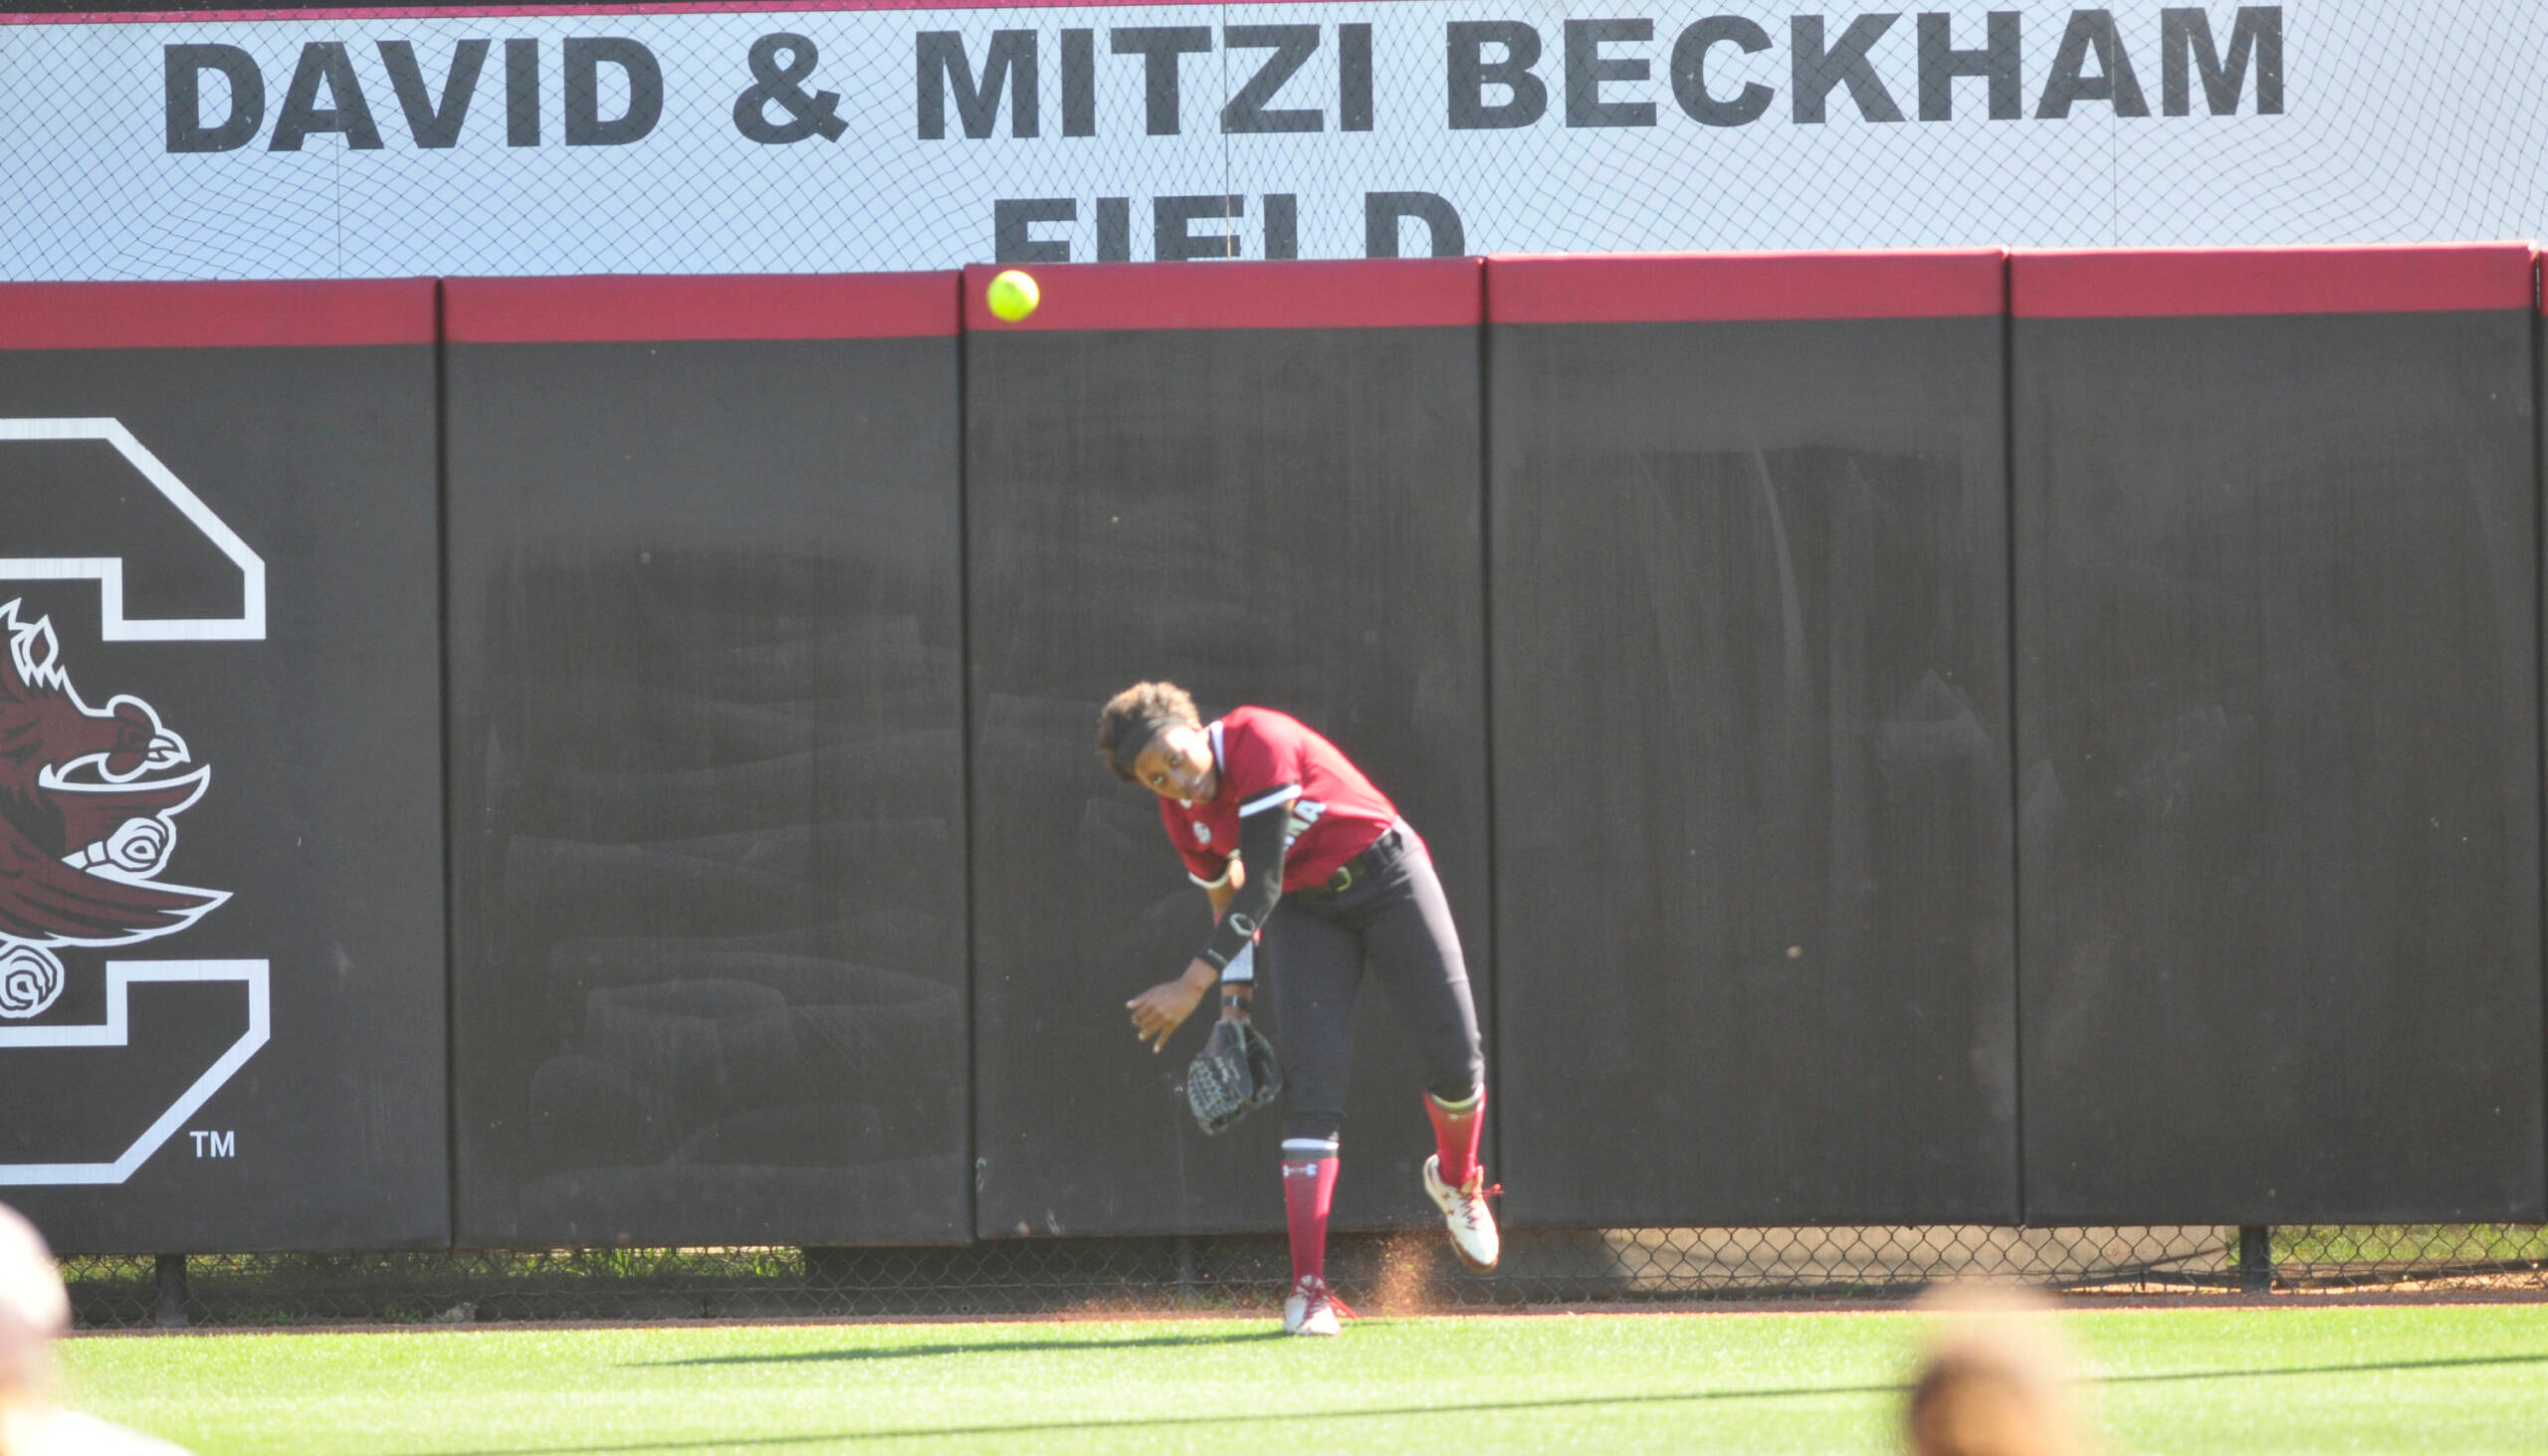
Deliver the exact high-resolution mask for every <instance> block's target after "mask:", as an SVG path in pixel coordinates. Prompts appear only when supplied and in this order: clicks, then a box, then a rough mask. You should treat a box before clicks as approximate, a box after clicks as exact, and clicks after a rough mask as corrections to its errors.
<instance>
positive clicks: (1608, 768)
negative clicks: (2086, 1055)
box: [1487, 251, 2017, 1225]
mask: <svg viewBox="0 0 2548 1456" xmlns="http://www.w3.org/2000/svg"><path fill="white" fill-rule="evenodd" d="M2003 269H2004V260H2003V257H2002V255H2001V254H1999V253H1998V252H1996V251H1982V252H1967V253H1947V254H1927V255H1922V254H1898V255H1854V256H1852V255H1823V256H1816V255H1788V256H1778V257H1772V256H1754V257H1743V256H1721V257H1684V258H1663V257H1657V258H1636V259H1626V258H1619V259H1571V258H1548V259H1502V258H1499V259H1492V260H1490V261H1489V263H1488V266H1487V300H1488V312H1487V318H1488V325H1489V327H1488V349H1489V359H1490V368H1489V376H1490V379H1491V394H1490V403H1489V416H1490V418H1491V419H1492V421H1493V435H1492V441H1491V445H1490V448H1489V461H1490V477H1489V480H1490V485H1489V494H1490V497H1491V501H1492V508H1491V517H1490V531H1489V535H1490V538H1491V540H1492V542H1493V554H1492V566H1491V570H1490V573H1489V583H1490V594H1491V597H1492V601H1493V617H1492V619H1491V624H1490V626H1491V631H1490V635H1489V640H1490V642H1491V644H1492V652H1491V657H1492V662H1493V678H1494V684H1495V717H1494V726H1495V779H1494V784H1495V814H1496V835H1495V841H1496V942H1497V945H1498V947H1499V948H1500V950H1501V952H1502V953H1501V960H1500V963H1501V966H1502V975H1501V977H1500V979H1499V981H1498V986H1499V996H1500V999H1499V1003H1498V1004H1499V1008H1500V1010H1501V1013H1502V1016H1501V1022H1502V1026H1503V1036H1502V1038H1501V1040H1500V1042H1499V1050H1500V1051H1501V1053H1502V1057H1501V1066H1500V1072H1499V1079H1498V1087H1499V1090H1500V1092H1501V1094H1502V1114H1501V1117H1502V1128H1503V1131H1504V1139H1505V1161H1504V1163H1503V1165H1502V1166H1501V1167H1500V1168H1499V1169H1498V1173H1499V1176H1500V1177H1502V1179H1503V1180H1504V1182H1505V1185H1506V1187H1507V1189H1508V1192H1507V1194H1506V1199H1505V1207H1506V1209H1507V1212H1508V1216H1509V1217H1510V1218H1511V1219H1513V1220H1514V1221H1516V1222H1527V1223H1542V1224H1596V1225H1598V1224H1608V1225H1619V1224H1688V1223H1706V1224H1741V1223H1780V1224H1799V1223H1859V1222H1869V1223H1929V1222H1958V1223H1961V1222H2004V1221H2009V1220H2013V1219H2014V1218H2015V1217H2016V1216H2017V1142H2016V1135H2017V1108H2016V1093H2017V1085H2016V1078H2017V1069H2016V1061H2015V1053H2016V1048H2015V1045H2014V1036H2013V1029H2014V1025H2015V1021H2014V1017H2015V1009H2014V1005H2013V1000H2012V997H2013V992H2014V988H2015V987H2014V968H2013V966H2012V963H2011V941H2012V933H2013V926H2014V921H2013V914H2014V912H2013V907H2012V890H2011V879H2010V871H2011V855H2012V849H2011V843H2010V829H2009V808H2008V722H2009V688H2008V657H2007V638H2006V631H2007V617H2006V611H2007V576H2008V558H2007V538H2006V529H2005V521H2006V512H2007V472H2006V460H2005V453H2004V450H2003V438H2004V437H2003V418H2002V415H2003V412H2002V407H2001V401H2002V384H2003V379H2002V365H2003V355H2002V347H2001V342H2002V319H2001V307H2002V287H2003Z"/></svg>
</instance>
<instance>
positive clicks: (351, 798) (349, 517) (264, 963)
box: [0, 279, 450, 1252]
mask: <svg viewBox="0 0 2548 1456" xmlns="http://www.w3.org/2000/svg"><path fill="white" fill-rule="evenodd" d="M435 329H436V321H435V284H434V283H433V281H432V280H429V279H419V280H406V281H398V282H383V283H287V284H142V285H124V284H70V285H11V286H0V480H5V482H6V485H7V491H8V503H9V504H8V515H7V518H6V521H7V524H6V536H7V543H6V545H5V547H0V557H6V558H8V559H7V561H6V563H5V567H0V575H5V576H6V577H8V578H9V579H6V580H0V603H8V602H15V603H16V604H17V605H16V610H15V612H14V614H13V615H12V624H11V629H10V630H8V631H7V632H6V635H7V636H8V638H9V639H10V642H9V646H10V648H11V650H12V656H13V659H14V663H13V666H12V667H11V668H10V669H9V670H7V671H6V672H5V673H0V679H5V684H0V739H5V741H6V742H7V744H8V747H7V752H6V755H5V756H6V757H7V760H8V763H7V765H6V766H5V767H0V779H5V780H6V782H5V783H4V784H0V820H5V827H0V840H4V841H5V843H0V861H5V862H6V865H7V868H6V870H5V872H0V936H7V937H9V941H10V943H8V944H7V945H5V946H0V951H5V953H6V954H7V956H8V957H9V961H10V968H11V969H12V970H13V971H14V970H17V969H21V968H23V966H24V964H25V962H26V960H27V959H28V958H29V957H35V958H41V957H40V956H38V955H37V952H38V951H42V953H43V954H45V955H50V956H52V957H54V958H55V959H56V960H58V962H59V963H60V966H61V969H62V971H63V978H62V984H61V989H60V998H59V999H58V1000H56V1001H54V1002H53V1003H52V1004H51V1005H50V1006H48V1007H44V1008H42V1009H37V1010H33V1014H29V1012H30V1010H31V1008H32V1007H33V1004H34V1003H33V1002H32V1001H29V1000H23V999H20V998H19V997H18V996H17V994H16V992H17V991H18V989H19V987H17V986H11V987H10V988H9V990H8V992H7V993H6V994H5V995H0V1000H5V1001H6V1005H5V1008H4V1009H5V1019H0V1199H6V1200H7V1201H8V1202H10V1203H12V1204H15V1205H17V1206H18V1207H20V1208H22V1209H24V1210H25V1211H26V1212H27V1213H28V1214H29V1215H31V1216H32V1217H33V1218H34V1219H35V1220H36V1222H37V1223H38V1224H39V1225H40V1226H41V1227H42V1228H43V1229H44V1231H45V1233H46V1235H47V1237H48V1238H50V1239H51V1240H52V1242H53V1244H54V1246H55V1247H56V1248H57V1249H60V1250H63V1251H65V1252H76V1251H83V1250H89V1251H102V1250H134V1249H139V1250H163V1249H174V1250H199V1249H349V1248H387V1247H415V1246H420V1245H439V1244H443V1243H446V1242H447V1241H448V1240H449V1237H450V1217H449V1206H450V1205H449V1174H448V1168H447V1166H446V1158H445V1148H446V1146H447V1140H448V1132H449V1125H448V1115H447V1111H446V1100H445V1070H444V1044H445V1043H444V1036H445V1027H444V1016H443V992H444V980H445V973H446V971H445V957H444V945H443V886H442V833H443V826H442V793H441V782H442V733H441V727H440V714H439V709H438V703H439V696H440V630H439V626H438V620H437V613H438V607H437V603H438V598H439V594H440V580H439V574H438V573H439V567H438V563H437V555H438V552H437V545H436V539H435V481H434V450H435V445H434V431H435V398H434V349H435ZM48 436H49V437H50V438H47V437H48ZM252 563H253V564H252ZM102 578H110V581H102ZM118 606H119V610H115V609H114V608H116V607H118ZM39 623H45V624H49V628H50V630H49V631H42V632H40V631H38V630H37V627H38V624H39ZM30 668H32V669H34V670H35V671H34V676H36V677H38V678H42V677H44V676H45V675H46V670H47V669H48V668H49V669H51V670H52V671H53V672H55V673H58V674H59V675H60V676H59V678H56V679H54V680H53V681H52V682H51V683H50V684H47V683H43V682H38V683H34V684H32V685H31V684H30V683H29V682H28V677H29V674H28V673H27V671H26V670H27V669H30ZM119 699H123V700H127V701H125V702H123V703H120V704H119V703H118V702H117V700H119ZM74 701H76V702H77V703H78V704H80V705H83V706H85V708H86V709H87V710H89V712H90V714H103V715H109V716H110V717H109V718H108V719H107V720H106V721H107V722H108V723H111V721H112V717H111V716H118V715H119V716H121V717H122V718H123V719H124V720H125V722H126V723H127V724H128V725H130V726H132V727H133V728H135V730H136V732H137V734H138V738H137V739H136V741H139V740H146V739H148V738H151V737H160V738H162V739H163V746H162V748H161V750H160V751H159V752H158V753H157V754H156V755H155V756H154V755H151V754H150V753H149V752H148V751H147V749H144V750H143V752H142V753H140V754H138V755H135V756H130V757H119V756H117V755H116V754H115V752H114V751H113V747H114V743H115V739H114V736H113V735H114V733H116V732H118V731H120V729H117V728H111V727H110V728H108V729H107V731H108V737H107V738H106V740H105V742H104V743H101V742H100V740H98V739H96V738H95V736H94V733H95V731H96V729H97V728H98V726H99V724H100V722H101V720H100V719H98V718H96V717H91V716H89V715H88V714H83V713H81V712H79V711H78V710H76V709H72V708H70V707H69V706H68V705H69V704H70V703H72V702H74ZM136 705H143V706H136ZM178 745H182V750H183V756H182V760H179V759H178V757H177V752H178ZM101 748H104V749H106V750H107V751H108V753H109V756H107V757H106V758H104V759H103V760H100V759H98V758H97V757H96V756H95V754H96V751H98V750H100V749H101ZM83 758H86V759H88V761H87V762H86V763H85V764H84V763H83V762H82V761H81V760H82V759H83ZM45 774H52V775H58V776H59V777H60V778H61V779H63V780H66V781H64V782H51V781H47V780H46V779H45V778H44V777H42V776H41V775H45ZM198 774H199V775H201V777H200V778H199V779H195V780H194V781H191V782H189V780H190V778H192V776H194V775H198ZM110 777H111V778H115V779H119V780H120V782H116V783H108V782H106V780H107V779H108V778H110ZM92 843H97V844H104V845H107V846H108V847H109V848H110V849H112V850H113V853H112V854H110V855H109V856H108V857H107V858H106V860H105V861H104V862H103V863H101V862H99V861H96V860H92V861H91V863H92V864H93V865H97V866H98V868H95V869H92V870H85V871H80V872H78V873H77V875H76V876H75V877H74V878H76V879H78V880H81V881H85V882H86V888H75V889H72V890H70V891H68V892H67V893H68V895H69V897H70V898H69V899H68V900H66V899H64V898H62V897H61V896H59V895H57V893H56V892H57V890H59V889H61V887H62V886H63V885H65V884H66V883H68V882H66V881H64V880H62V879H61V878H60V877H62V876H64V875H65V874H66V873H69V872H67V871H66V870H65V869H64V868H63V867H62V865H61V862H62V861H64V860H66V859H69V858H71V857H73V856H75V855H77V854H78V853H79V852H80V851H82V850H83V849H84V847H86V846H87V845H90V844H92ZM154 844H155V845H156V849H155V850H151V849H148V847H149V846H151V845H154ZM145 851H146V852H145ZM31 856H32V857H36V858H40V859H46V860H51V861H53V862H54V867H53V868H52V869H51V871H50V874H51V875H52V876H53V877H55V878H53V879H51V880H48V878H47V872H46V870H45V869H44V867H42V866H41V865H39V864H38V863H35V862H33V860H31V858H30V857H31ZM154 860H155V864H154V863H153V861H154ZM117 875H120V876H123V877H125V878H126V879H127V880H130V881H134V882H137V883H138V884H141V885H157V886H161V887H186V888H188V889H191V890H200V891H206V892H219V893H222V894H226V895H227V897H228V898H227V899H226V900H223V901H221V902H219V903H218V904H213V905H210V906H209V908H204V909H201V911H200V914H199V916H198V917H197V918H194V919H192V920H191V921H185V920H183V919H182V918H179V919H178V920H177V921H176V922H175V923H173V924H172V923H171V922H170V921H168V920H164V919H159V918H157V913H156V912H152V913H150V914H149V915H147V916H144V917H141V918H129V917H126V916H125V915H124V914H123V912H122V911H120V910H118V911H114V912H106V911H101V912H99V913H98V915H97V918H96V919H85V918H84V919H82V921H81V928H80V929H79V930H77V931H74V930H72V929H70V928H69V927H68V925H67V923H66V922H65V921H64V920H63V919H61V918H60V915H61V914H62V913H64V911H63V908H64V907H65V906H66V905H70V904H78V905H82V906H91V905H97V904H101V903H103V902H102V901H101V898H100V897H101V894H103V895H104V897H105V899H106V900H113V899H115V896H114V894H113V888H112V886H110V885H107V884H106V878H105V877H113V876H117ZM198 904H200V902H198ZM85 914H86V913H85V912H84V916H85ZM39 926H42V927H48V928H49V929H45V930H40V929H37V928H38V927H39ZM50 936H68V937H69V938H68V939H57V940H54V941H53V942H52V943H50V944H48V943H46V942H47V940H48V938H49V937H50ZM109 962H115V963H118V964H121V965H123V966H125V967H126V968H127V971H137V972H138V973H139V978H136V979H132V980H129V981H127V982H126V983H125V986H124V992H123V995H122V996H121V997H120V998H118V997H116V996H114V995H113V994H112V993H110V991H109V988H108V987H109V979H110V971H109V968H108V965H109ZM250 967H255V969H253V970H252V969H250ZM171 973H177V974H189V975H202V976H207V977H210V978H208V979H198V980H193V981H180V982H170V981H166V980H161V979H157V978H156V977H159V976H163V975H167V974H171ZM261 999H262V1001H263V1002H264V1012H263V1020H264V1028H265V1032H266V1036H265V1039H264V1041H263V1043H262V1045H260V1044H258V1040H257V1036H256V1032H257V1023H258V1019H259V1013H258V1011H257V1009H256V1008H257V1003H258V1002H259V1001H260V1000H261ZM119 1012H120V1013H121V1014H120V1016H119V1015H118V1013H119ZM82 1028H87V1030H86V1031H85V1032H84V1031H82ZM49 1036H50V1037H58V1038H61V1039H62V1040H61V1042H60V1043H59V1044H54V1045H46V1044H43V1041H44V1038H46V1037H49ZM243 1056H244V1060H242V1059H241V1058H242V1057H243Z"/></svg>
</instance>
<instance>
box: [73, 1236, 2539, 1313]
mask: <svg viewBox="0 0 2548 1456" xmlns="http://www.w3.org/2000/svg"><path fill="white" fill-rule="evenodd" d="M1287 1258H1288V1256H1287V1254H1286V1250H1285V1246H1284V1242H1283V1240H1282V1239H1281V1238H1280V1237H1279V1236H1270V1235H1233V1236H1219V1237H1191V1238H1173V1237H1164V1238H1124V1239H1050V1240H1032V1241H1019V1242H1002V1243H988V1244H977V1245H973V1246H970V1247H964V1248H855V1249H849V1248H844V1249H820V1248H816V1249H796V1248H734V1249H564V1250H551V1251H546V1252H519V1251H517V1252H502V1251H471V1250H463V1251H459V1252H453V1253H441V1252H429V1253H367V1254H242V1255H220V1256H208V1257H196V1258H191V1259H185V1258H169V1257H161V1258H152V1257H147V1256H143V1257H114V1256H97V1255H92V1256H81V1257H74V1258H71V1259H67V1260H65V1261H64V1264H63V1274H64V1277H65V1278H66V1279H67V1280H68V1281H69V1282H70V1285H71V1293H72V1301H73V1304H74V1306H75V1308H76V1310H77V1312H78V1318H79V1322H80V1324H81V1325H83V1326H85V1327H90V1328H114V1327H126V1326H137V1325H152V1324H203V1325H216V1326H260V1325H307V1324H315V1323H327V1322H338V1321H349V1322H382V1323H391V1324H431V1323H444V1324H473V1323H481V1322H490V1321H525V1320H614V1321H637V1320H701V1319H746V1318H770V1317H791V1316H802V1317H822V1316H855V1315H888V1316H998V1315H1025V1314H1091V1313H1128V1314H1129V1313H1173V1312H1175V1311H1179V1310H1188V1311H1192V1310H1229V1309H1245V1310H1257V1309H1264V1310H1270V1309H1272V1308H1273V1307H1274V1306H1275V1305H1276V1304H1277V1303H1279V1302H1280V1300H1281V1298H1282V1295H1283V1293H1284V1290H1285V1286H1286V1284H1287V1282H1288V1280H1289V1265H1288V1262H1287ZM1329 1268H1330V1271H1331V1273H1332V1275H1333V1276H1334V1278H1335V1280H1336V1282H1337V1286H1338V1288H1339V1290H1340V1292H1341V1293H1342V1294H1343V1295H1344V1297H1345V1298H1346V1299H1347V1300H1348V1301H1349V1302H1352V1303H1354V1304H1356V1305H1357V1306H1359V1307H1362V1308H1365V1309H1367V1310H1369V1311H1371V1312H1373V1313H1380V1314H1392V1313H1417V1312H1423V1311H1436V1310H1462V1309H1492V1308H1496V1307H1505V1306H1519V1305H1546V1304H1568V1305H1591V1304H1600V1303H1618V1304H1634V1303H1646V1304H1653V1303H1683V1302H1699V1301H1723V1300H1761V1299H1793V1298H1803V1299H1835V1298H1846V1299H1865V1298H1889V1297H1898V1296H1904V1295H1908V1294H1910V1293H1912V1292H1913V1291H1916V1290H1918V1289H1920V1288H1921V1287H1923V1286H1925V1285H1929V1284H1932V1283H1938V1282H1942V1281H1949V1280H1955V1281H1986V1282H1994V1281H1996V1282H2006V1283H2022V1284H2027V1285H2033V1286H2037V1287H2041V1288H2048V1289H2056V1290H2062V1291H2068V1292H2074V1293H2078V1294H2082V1295H2101V1294H2131V1295H2149V1294H2164V1293H2200V1292H2213V1293H2227V1292H2246V1293H2266V1292H2274V1293H2280V1294H2284V1295H2288V1296H2292V1297H2305V1296H2307V1295H2310V1294H2313V1293H2317V1294H2324V1293H2335V1292H2343V1291H2349V1290H2360V1289H2388V1290H2411V1291H2423V1292H2436V1291H2489V1290H2490V1291H2508V1292H2520V1293H2526V1294H2528V1295H2531V1296H2537V1295H2539V1294H2542V1293H2548V1225H2538V1224H2380V1225H2327V1226H2320V1225H2291V1226H2284V1227H2275V1228H2270V1229H2265V1228H2247V1229H2241V1228H2238V1227H2235V1226H2214V1225H2199V1226H2185V1227H2169V1228H2150V1227H2140V1228H2047V1229H2020V1228H1987V1227H1979V1226H1932V1227H1908V1226H1902V1227H1891V1226H1877V1227H1829V1228H1652V1229H1586V1230H1513V1231H1512V1232H1510V1233H1509V1234H1508V1236H1507V1239H1506V1242H1505V1250H1504V1263H1503V1266H1502V1267H1501V1268H1500V1269H1498V1270H1497V1271H1496V1272H1495V1273H1494V1274H1492V1275H1483V1276H1481V1275H1475V1274H1470V1273H1468V1272H1466V1271H1464V1270H1462V1269H1461V1268H1460V1267H1459V1266H1458V1265H1457V1263H1455V1262H1454V1261H1453V1260H1452V1258H1451V1256H1450V1253H1449V1250H1448V1248H1447V1247H1446V1246H1445V1245H1444V1244H1443V1242H1442V1240H1441V1238H1440V1236H1439V1235H1438V1234H1437V1233H1435V1232H1433V1231H1430V1230H1424V1231H1407V1232H1401V1233H1394V1234H1349V1235H1341V1236H1339V1237H1338V1238H1337V1239H1336V1240H1335V1245H1334V1248H1333V1251H1332V1252H1331V1254H1330V1256H1329Z"/></svg>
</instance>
